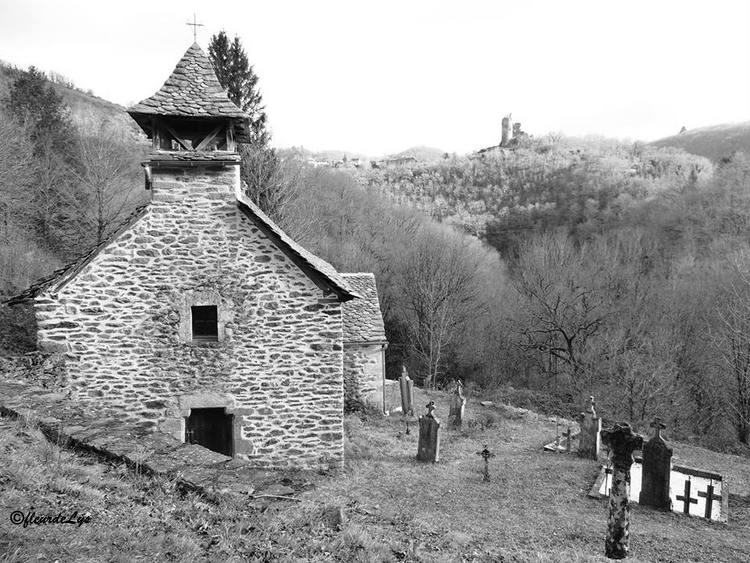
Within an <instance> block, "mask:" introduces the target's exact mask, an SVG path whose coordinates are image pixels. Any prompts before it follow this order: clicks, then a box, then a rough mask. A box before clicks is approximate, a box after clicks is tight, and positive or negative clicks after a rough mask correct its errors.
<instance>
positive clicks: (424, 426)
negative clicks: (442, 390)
mask: <svg viewBox="0 0 750 563" xmlns="http://www.w3.org/2000/svg"><path fill="white" fill-rule="evenodd" d="M425 408H426V409H427V414H425V415H422V416H420V417H419V444H418V446H417V461H425V462H433V463H435V462H437V461H438V459H439V456H440V421H439V420H438V419H437V417H436V416H435V415H434V414H433V411H434V410H435V401H430V402H429V403H427V405H426V406H425Z"/></svg>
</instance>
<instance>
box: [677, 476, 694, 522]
mask: <svg viewBox="0 0 750 563" xmlns="http://www.w3.org/2000/svg"><path fill="white" fill-rule="evenodd" d="M691 486H692V483H691V481H690V476H688V478H687V479H686V480H685V494H684V495H677V496H676V497H675V498H676V499H677V500H681V501H682V502H683V506H682V512H683V513H684V514H690V505H691V504H698V499H697V498H694V497H691V496H690V488H691Z"/></svg>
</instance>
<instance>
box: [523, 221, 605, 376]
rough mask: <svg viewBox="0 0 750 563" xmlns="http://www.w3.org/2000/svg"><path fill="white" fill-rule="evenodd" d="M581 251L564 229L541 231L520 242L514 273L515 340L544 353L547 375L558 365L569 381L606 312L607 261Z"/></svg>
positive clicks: (582, 364) (580, 365) (580, 369)
mask: <svg viewBox="0 0 750 563" xmlns="http://www.w3.org/2000/svg"><path fill="white" fill-rule="evenodd" d="M587 254H588V250H587V249H585V248H582V249H576V248H575V247H574V245H573V243H572V241H570V240H569V238H568V237H567V236H566V235H565V234H544V235H542V236H540V237H537V238H535V239H533V240H532V241H530V242H528V243H526V244H525V245H523V246H522V249H521V254H520V257H519V260H518V264H517V267H516V276H515V288H516V291H517V292H518V294H519V297H520V299H521V300H522V301H523V306H522V307H521V309H520V312H521V315H522V316H521V318H519V319H516V322H515V323H514V331H515V332H516V333H517V335H518V337H519V343H520V345H521V346H522V347H523V348H525V349H527V350H539V351H540V352H542V353H543V354H545V355H547V359H548V363H547V366H548V370H549V373H550V375H552V377H553V378H555V379H557V376H558V375H559V371H562V372H563V374H565V375H566V376H567V378H568V381H567V383H573V384H578V381H577V380H578V378H579V376H580V375H581V374H582V372H583V371H584V368H585V355H584V352H585V350H586V345H587V342H588V340H589V339H590V338H591V337H592V336H593V335H594V334H596V332H597V331H598V330H599V328H600V327H601V326H602V324H603V322H604V320H605V318H606V316H607V314H608V308H607V306H606V297H605V296H606V286H607V281H608V279H607V278H608V276H607V274H608V272H607V265H606V264H603V263H600V262H598V261H596V260H589V259H587ZM560 364H562V366H560ZM561 367H562V370H560V368H561Z"/></svg>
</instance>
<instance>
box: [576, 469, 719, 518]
mask: <svg viewBox="0 0 750 563" xmlns="http://www.w3.org/2000/svg"><path fill="white" fill-rule="evenodd" d="M642 461H643V460H642V458H640V457H639V456H636V457H635V463H634V464H633V465H632V467H631V468H630V501H631V502H638V499H639V496H640V492H641V484H642V477H643V465H642ZM687 481H689V482H690V499H692V500H690V503H689V506H688V512H687V514H689V515H690V516H699V517H701V518H705V517H706V496H704V494H705V493H706V492H707V490H708V487H709V485H712V486H713V488H714V490H713V494H714V495H715V497H721V499H716V498H715V499H714V500H713V502H712V503H711V505H712V506H711V515H710V519H711V520H717V521H720V522H726V521H727V519H728V516H729V503H728V501H729V487H728V486H727V480H726V479H725V478H724V477H723V476H721V475H719V474H718V473H711V472H708V471H703V470H700V469H695V468H692V467H685V466H681V465H674V466H672V471H671V473H670V481H669V484H670V490H669V498H670V501H671V505H672V508H671V511H672V512H678V513H680V514H685V501H684V496H685V483H686V482H687ZM611 486H612V477H611V468H610V466H609V464H606V465H602V467H601V470H600V472H599V476H598V477H597V479H596V482H595V483H594V486H593V487H591V491H590V492H589V496H590V497H592V498H608V497H609V492H610V487H611ZM699 493H703V494H700V495H699ZM678 497H680V498H678Z"/></svg>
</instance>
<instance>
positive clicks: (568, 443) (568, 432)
mask: <svg viewBox="0 0 750 563" xmlns="http://www.w3.org/2000/svg"><path fill="white" fill-rule="evenodd" d="M562 435H563V436H565V451H566V452H568V453H570V449H571V442H572V441H573V430H571V428H570V426H568V429H567V430H566V431H565V432H563V433H562Z"/></svg>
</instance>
